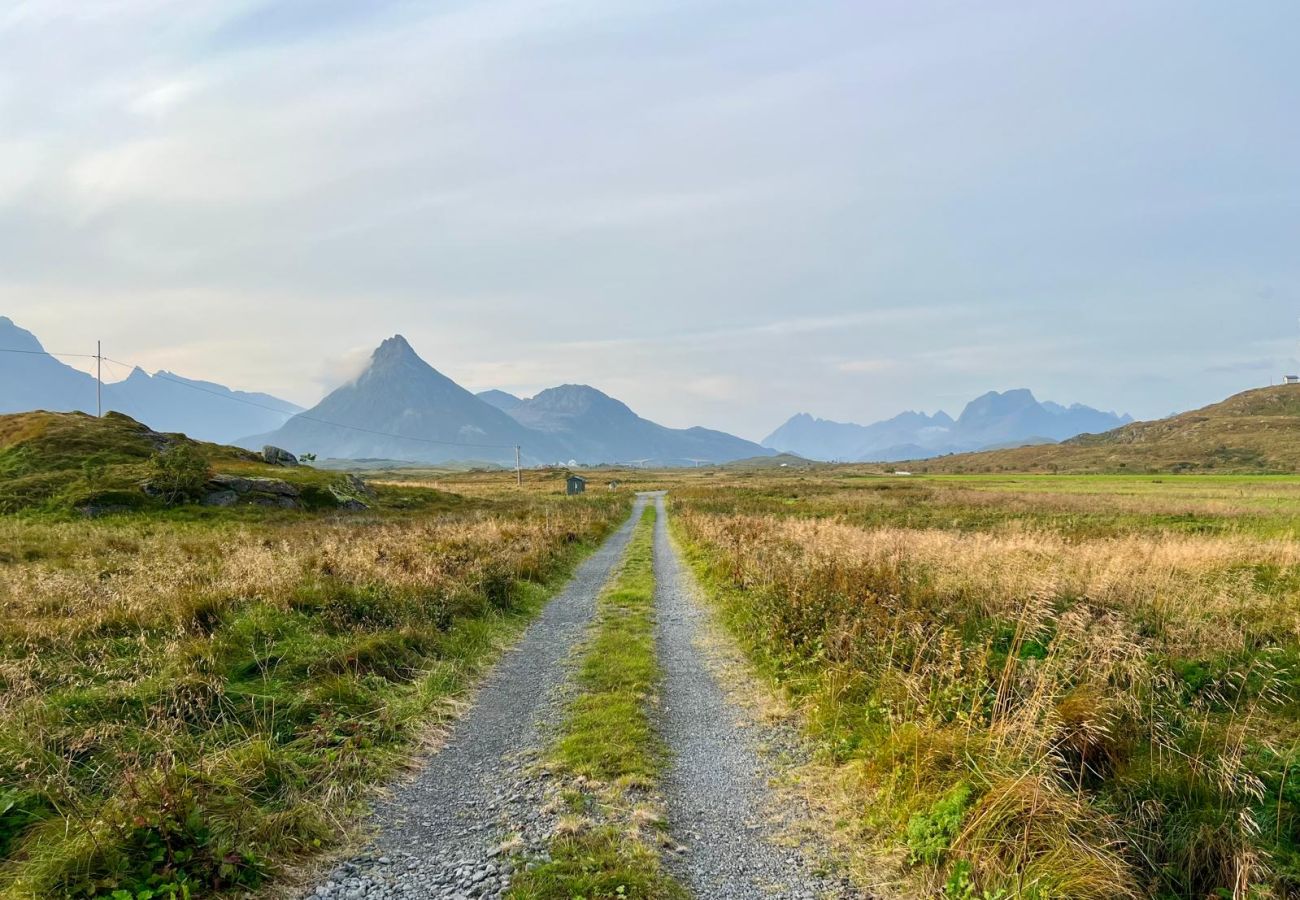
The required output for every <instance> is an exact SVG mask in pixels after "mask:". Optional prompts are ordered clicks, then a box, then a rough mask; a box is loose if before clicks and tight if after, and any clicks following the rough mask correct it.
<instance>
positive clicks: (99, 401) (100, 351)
mask: <svg viewBox="0 0 1300 900" xmlns="http://www.w3.org/2000/svg"><path fill="white" fill-rule="evenodd" d="M95 413H96V415H98V416H99V418H101V419H102V418H104V342H103V341H95Z"/></svg>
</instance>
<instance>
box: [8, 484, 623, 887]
mask: <svg viewBox="0 0 1300 900" xmlns="http://www.w3.org/2000/svg"><path fill="white" fill-rule="evenodd" d="M380 499H381V503H380V508H379V509H378V510H377V511H374V512H371V513H365V514H361V515H353V516H339V515H319V514H313V513H285V512H282V511H276V512H275V514H274V515H271V514H266V515H260V516H259V515H254V514H253V513H251V512H249V511H247V510H232V511H230V513H229V514H228V515H225V514H222V515H218V514H216V513H213V514H211V515H205V516H202V517H193V516H186V515H181V514H177V515H174V516H168V515H162V514H152V513H148V514H145V513H141V514H125V515H119V516H110V517H107V518H104V519H100V520H94V521H85V520H80V519H76V518H74V517H63V518H60V517H50V518H43V517H40V516H25V517H7V518H6V517H0V611H2V614H0V897H6V898H10V897H12V898H20V897H21V898H27V897H64V896H70V897H112V898H114V900H142V898H170V897H189V896H212V895H214V894H221V893H222V892H230V893H242V892H243V891H245V890H247V889H252V888H257V887H259V886H261V885H263V884H264V883H266V882H267V881H268V879H270V878H272V877H273V876H277V875H282V874H284V873H286V872H288V871H290V870H292V869H293V867H294V866H296V865H299V864H301V863H303V862H304V861H307V860H309V859H310V857H311V856H313V855H314V854H318V853H320V852H322V851H323V850H328V849H329V848H331V847H334V846H338V845H340V844H341V843H342V842H346V841H347V840H348V839H349V838H350V837H351V836H352V835H353V834H354V829H355V827H356V825H357V822H358V819H359V815H360V812H361V810H362V809H363V806H364V799H365V798H366V796H367V793H368V791H370V790H371V789H372V788H373V787H375V786H376V785H379V784H382V783H383V781H384V780H385V779H387V778H389V777H391V776H392V775H393V774H394V772H395V771H396V770H397V769H399V768H400V767H402V766H403V765H404V764H405V763H407V762H408V761H409V760H410V759H411V756H412V754H413V753H415V752H416V751H417V750H418V749H419V748H420V746H421V743H422V742H423V741H426V740H428V739H432V738H433V737H434V736H436V727H437V725H438V723H439V722H441V721H445V720H447V719H448V718H449V717H450V716H451V715H452V714H453V712H454V707H455V703H456V702H457V698H458V695H459V694H461V693H462V692H463V690H464V689H465V688H466V687H467V686H468V685H469V684H470V683H471V682H472V680H473V679H474V677H475V675H476V674H477V673H479V672H480V671H481V670H482V669H483V667H484V666H486V665H488V664H489V663H490V662H491V661H492V659H493V658H494V655H495V652H496V651H497V650H498V649H499V648H500V647H501V646H502V645H503V644H504V642H505V641H507V640H508V639H509V638H510V637H511V636H513V635H514V634H516V633H517V632H518V631H519V629H520V628H522V626H523V625H524V624H525V623H526V621H527V619H528V618H529V616H530V615H531V614H532V613H533V612H535V611H536V610H537V609H538V608H539V607H540V605H541V604H542V603H543V602H544V600H545V599H546V597H547V596H548V595H549V593H550V591H551V590H552V589H553V588H554V587H556V586H558V585H559V583H561V582H562V581H563V579H564V577H565V576H566V575H567V573H568V572H569V571H570V570H571V569H572V567H573V566H574V565H575V564H576V562H577V561H578V560H579V558H580V557H581V556H582V555H584V553H585V552H586V551H587V550H589V549H591V548H592V547H593V546H594V545H595V544H596V543H597V542H598V541H599V540H600V539H602V538H603V537H604V536H605V535H606V534H607V533H608V532H609V530H610V529H611V528H612V527H613V526H614V525H615V524H616V523H617V522H618V521H620V520H621V519H622V518H623V517H624V516H625V515H626V511H627V507H628V502H627V500H626V498H625V497H624V496H622V495H615V494H608V495H593V496H591V497H587V498H578V499H573V498H564V497H563V496H560V495H558V494H555V493H554V492H552V493H551V494H550V495H546V494H543V493H542V492H532V493H529V494H526V495H525V494H522V493H511V492H509V491H506V490H502V491H498V492H497V493H496V495H495V496H494V497H490V498H489V497H483V498H477V499H464V498H462V499H459V500H457V499H456V498H453V497H449V496H448V495H446V494H441V495H435V494H434V493H433V492H432V491H427V490H424V489H421V488H417V487H406V488H403V489H402V490H401V491H395V490H389V491H387V492H384V493H381V498H380Z"/></svg>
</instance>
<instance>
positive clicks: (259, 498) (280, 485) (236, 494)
mask: <svg viewBox="0 0 1300 900" xmlns="http://www.w3.org/2000/svg"><path fill="white" fill-rule="evenodd" d="M207 489H208V492H207V494H205V495H204V497H203V499H202V501H200V502H201V503H202V504H203V505H204V506H234V505H235V504H237V503H250V504H253V505H255V506H274V507H279V508H281V509H297V508H298V507H299V506H301V505H302V504H301V502H300V500H299V497H300V494H301V492H300V491H299V490H298V488H296V487H294V486H293V485H292V484H290V483H289V482H287V481H281V480H280V479H278V478H262V477H259V476H250V475H213V476H212V477H211V478H210V479H208V484H207Z"/></svg>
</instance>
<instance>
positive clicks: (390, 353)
mask: <svg viewBox="0 0 1300 900" xmlns="http://www.w3.org/2000/svg"><path fill="white" fill-rule="evenodd" d="M404 357H415V358H417V359H418V358H419V357H418V356H416V353H415V350H414V348H412V347H411V345H410V343H408V342H407V340H406V338H404V337H402V336H401V335H400V334H395V335H393V336H392V337H390V338H386V339H385V340H384V342H383V343H381V344H380V345H379V346H378V347H376V348H375V352H374V353H373V354H372V355H371V359H373V360H375V361H376V362H378V361H379V360H387V359H402V358H404Z"/></svg>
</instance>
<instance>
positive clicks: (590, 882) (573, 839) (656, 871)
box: [510, 508, 685, 900]
mask: <svg viewBox="0 0 1300 900" xmlns="http://www.w3.org/2000/svg"><path fill="white" fill-rule="evenodd" d="M654 516H655V513H654V509H653V508H649V509H647V510H646V511H645V515H644V516H643V517H642V520H641V522H640V524H639V525H638V526H637V531H636V533H635V534H634V535H633V538H632V542H631V545H630V546H629V548H628V552H627V558H626V560H625V562H624V565H623V568H622V569H621V571H620V572H619V575H618V576H617V577H616V579H615V581H614V583H613V585H612V586H611V587H610V588H609V589H608V590H607V591H606V592H605V593H604V594H603V595H602V597H601V599H600V607H599V612H598V616H597V622H596V629H595V633H594V634H593V636H592V638H591V639H590V641H589V642H588V644H587V645H586V646H585V648H584V650H583V656H582V661H581V667H580V669H579V672H578V679H577V680H578V686H579V690H580V693H579V694H578V696H577V697H575V698H574V700H573V701H572V702H571V704H570V705H569V708H568V710H567V713H566V715H565V718H564V721H563V723H562V725H561V727H560V730H559V734H558V736H557V737H556V739H555V743H554V745H553V747H552V751H551V754H550V763H551V765H552V767H553V768H554V770H555V771H556V772H557V773H559V774H560V775H561V776H562V777H563V778H564V779H565V780H566V782H567V789H566V792H565V795H564V799H565V802H566V804H567V806H568V808H569V810H570V811H571V813H572V815H571V817H570V818H569V819H568V820H567V821H566V822H564V823H563V828H562V829H561V830H562V831H563V832H564V833H563V834H561V835H560V836H557V837H556V838H554V839H553V840H552V843H551V847H550V860H549V861H548V862H546V863H544V864H542V865H538V866H535V867H533V868H526V869H524V870H522V871H521V872H520V873H519V875H518V876H517V878H516V880H515V883H514V885H513V886H512V888H511V891H510V897H511V898H512V900H572V898H577V897H581V898H584V900H600V898H643V900H670V898H672V900H675V898H680V897H684V896H685V892H684V891H683V890H682V889H681V888H680V887H679V886H678V885H677V884H676V882H674V881H673V880H672V879H671V878H670V877H669V876H668V875H667V874H666V873H665V872H664V870H663V869H662V867H661V866H660V863H659V855H658V850H657V844H658V841H659V837H660V835H661V834H662V830H661V823H662V821H663V819H662V814H661V811H660V809H659V808H658V804H657V803H656V802H655V801H654V799H653V796H652V794H651V793H650V789H651V788H653V785H654V783H655V780H656V777H657V776H658V774H659V773H660V771H661V770H662V768H663V765H664V748H663V747H662V745H661V744H660V743H659V741H658V739H657V737H656V736H655V734H654V731H653V729H652V727H651V724H650V717H649V709H648V707H649V704H650V703H651V702H652V698H653V696H654V694H655V691H656V690H657V689H658V685H659V682H660V678H661V674H660V671H659V666H658V662H657V660H656V657H655V646H654V558H653V536H654V531H653V525H654Z"/></svg>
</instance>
